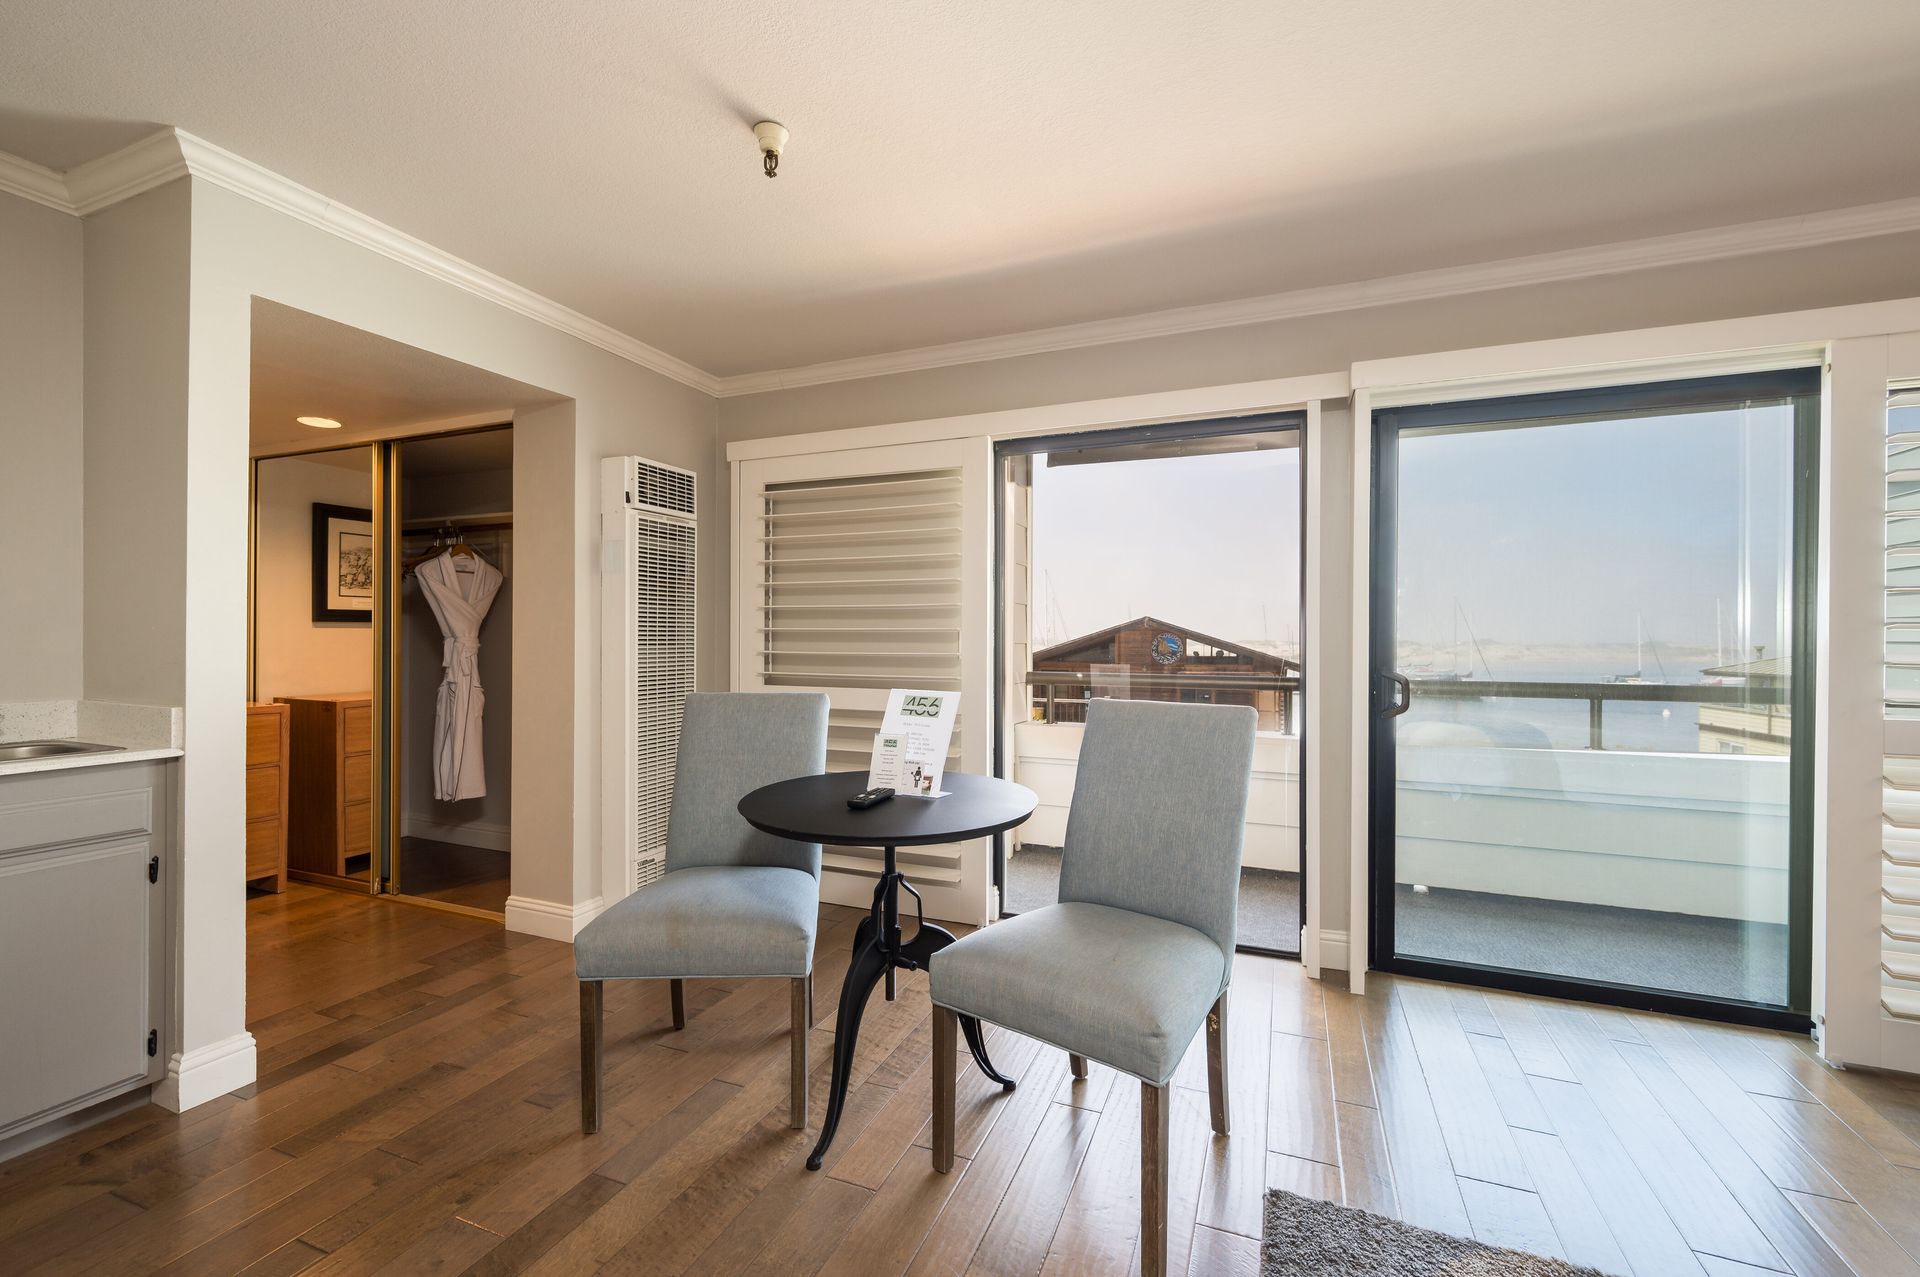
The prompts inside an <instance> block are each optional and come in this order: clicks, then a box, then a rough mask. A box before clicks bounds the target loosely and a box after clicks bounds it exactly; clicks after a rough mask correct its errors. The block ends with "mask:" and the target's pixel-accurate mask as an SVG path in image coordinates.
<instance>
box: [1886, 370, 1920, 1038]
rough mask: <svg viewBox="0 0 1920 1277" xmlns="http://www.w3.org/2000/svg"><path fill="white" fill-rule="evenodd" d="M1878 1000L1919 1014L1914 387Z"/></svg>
mask: <svg viewBox="0 0 1920 1277" xmlns="http://www.w3.org/2000/svg"><path fill="white" fill-rule="evenodd" d="M1886 553H1887V565H1886V612H1885V621H1886V655H1885V661H1886V683H1885V688H1886V717H1885V722H1884V725H1883V728H1884V733H1885V750H1884V753H1885V760H1884V761H1885V767H1884V771H1883V782H1882V790H1881V816H1882V820H1881V841H1880V851H1881V859H1880V890H1881V902H1880V909H1881V938H1880V969H1881V980H1880V1006H1881V1009H1882V1010H1883V1011H1885V1012H1886V1013H1887V1014H1888V1015H1891V1016H1895V1017H1898V1018H1900V1019H1910V1020H1920V392H1915V391H1901V392H1896V393H1895V394H1894V395H1893V396H1892V398H1891V399H1890V400H1889V402H1888V407H1887V541H1886Z"/></svg>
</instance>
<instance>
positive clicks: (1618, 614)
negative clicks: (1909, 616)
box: [1371, 369, 1819, 1025]
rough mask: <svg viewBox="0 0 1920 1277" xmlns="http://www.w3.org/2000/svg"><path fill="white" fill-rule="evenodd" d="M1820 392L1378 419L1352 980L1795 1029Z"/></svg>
mask: <svg viewBox="0 0 1920 1277" xmlns="http://www.w3.org/2000/svg"><path fill="white" fill-rule="evenodd" d="M1818 393H1819V375H1818V372H1817V371H1816V370H1813V369H1804V370H1790V371H1784V372H1767V373H1759V374H1750V375H1742V376H1737V377H1724V378H1710V379H1697V380H1691V381H1681V382H1668V383H1657V384H1651V385H1643V386H1631V387H1609V388H1605V389H1598V390H1581V391H1574V392H1567V393H1560V394H1552V395H1534V396H1524V397H1514V398H1506V399H1496V400H1481V401H1475V402H1471V403H1451V404H1432V405H1422V406H1413V407H1396V408H1392V409H1385V410H1381V411H1378V412H1376V413H1375V415H1374V435H1375V440H1374V442H1375V452H1376V467H1375V475H1376V479H1375V483H1376V491H1375V494H1374V497H1375V500H1374V511H1375V516H1374V517H1375V520H1376V526H1375V529H1374V532H1375V535H1374V554H1375V560H1374V567H1373V573H1374V580H1373V590H1374V608H1373V612H1374V617H1375V621H1374V626H1375V629H1374V634H1373V636H1372V653H1373V657H1372V661H1373V687H1372V700H1373V710H1374V713H1373V765H1372V779H1371V784H1372V804H1373V831H1374V833H1373V842H1374V845H1373V849H1372V856H1373V920H1372V921H1373V925H1372V941H1371V943H1372V947H1373V953H1372V955H1371V956H1372V961H1373V965H1374V966H1375V967H1376V968H1380V969H1385V970H1389V971H1401V972H1406V973H1412V974H1421V975H1431V976H1437V977H1441V978H1446V979H1455V980H1466V981H1469V982H1478V983H1485V984H1491V985H1497V986H1503V987H1512V988H1523V989H1528V990H1532V991H1538V992H1550V993H1552V992H1557V993H1564V994H1568V995H1571V996H1578V997H1583V998H1589V999H1594V1000H1601V1001H1611V1002H1617V1003H1622V1004H1628V1005H1638V1006H1647V1007H1657V1008H1662V1009H1668V1010H1682V1011H1691V1012H1697V1013H1702V1014H1708V1015H1716V1016H1720V1017H1723V1018H1731V1019H1739V1020H1745V1021H1749V1022H1757V1023H1777V1024H1801V1025H1804V1024H1805V1022H1806V1008H1807V1002H1808V988H1809V934H1808V919H1809V916H1810V913H1809V910H1810V885H1811V874H1810V859H1809V856H1810V842H1809V833H1808V831H1809V828H1810V826H1809V824H1808V818H1809V815H1810V810H1809V805H1808V780H1809V777H1810V771H1809V767H1810V763H1811V754H1810V741H1808V740H1806V739H1802V738H1801V737H1800V736H1796V734H1795V733H1794V731H1793V730H1792V727H1793V724H1794V723H1795V722H1796V721H1798V722H1802V723H1805V722H1809V721H1811V720H1810V718H1809V717H1808V712H1809V708H1810V699H1809V698H1810V695H1811V679H1810V678H1804V677H1801V675H1802V674H1803V672H1805V671H1809V670H1810V669H1811V668H1812V666H1811V643H1812V629H1811V626H1810V623H1809V619H1808V618H1809V604H1810V600H1811V589H1810V585H1811V579H1810V574H1811V568H1810V566H1809V565H1810V564H1811V562H1812V558H1811V555H1812V543H1813V533H1812V529H1813V492H1814V486H1813V481H1814V473H1813V469H1814V465H1815V459H1816V457H1817V452H1816V449H1815V437H1814V436H1815V431H1816V428H1817V420H1818V414H1817V406H1816V405H1817V397H1818Z"/></svg>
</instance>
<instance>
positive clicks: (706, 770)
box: [573, 692, 827, 1135]
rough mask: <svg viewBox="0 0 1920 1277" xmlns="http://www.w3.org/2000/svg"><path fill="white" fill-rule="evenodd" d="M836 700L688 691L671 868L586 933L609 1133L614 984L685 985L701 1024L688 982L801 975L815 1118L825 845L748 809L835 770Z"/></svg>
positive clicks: (578, 956)
mask: <svg viewBox="0 0 1920 1277" xmlns="http://www.w3.org/2000/svg"><path fill="white" fill-rule="evenodd" d="M826 761H827V698H826V697H825V696H822V695H820V694H818V693H814V692H805V693H796V692H710V693H697V694H695V695H692V696H689V697H688V698H687V709H686V717H685V719H684V721H683V722H682V724H681V728H680V752H679V760H678V762H677V764H676V767H675V771H674V778H673V807H672V809H671V811H670V812H669V813H668V818H667V870H666V873H665V874H664V875H663V876H662V877H661V878H660V879H659V880H658V881H656V882H654V883H652V884H650V885H648V886H646V887H643V888H641V889H640V890H639V891H636V892H634V893H633V894H632V895H630V896H628V897H627V898H626V899H624V900H622V901H620V902H619V903H618V904H616V905H614V906H613V907H612V908H610V909H608V910H607V911H606V912H605V913H603V914H601V915H600V916H599V917H598V918H595V919H594V920H593V921H592V922H590V923H588V924H587V925H586V927H584V928H583V929H582V930H581V932H580V934H579V935H578V936H576V937H574V942H573V963H574V972H575V974H576V975H578V976H579V978H580V1127H581V1129H582V1130H583V1131H585V1132H586V1133H587V1134H589V1135H591V1134H593V1132H595V1131H597V1130H599V1129H600V1056H601V1003H602V998H601V986H602V984H603V982H605V981H607V980H668V981H671V982H672V983H671V993H672V1000H673V1027H674V1028H675V1029H684V1028H686V1027H687V1007H686V994H685V988H684V985H683V983H682V982H683V981H685V980H688V979H730V978H738V977H743V976H767V977H773V978H785V979H787V980H790V981H791V982H792V988H791V998H790V1005H791V1015H792V1027H791V1037H792V1048H791V1052H790V1054H791V1059H792V1073H793V1090H792V1097H791V1100H790V1103H789V1110H790V1113H789V1116H790V1120H791V1121H792V1123H793V1125H794V1126H796V1127H804V1126H805V1125H806V1124H807V1029H808V1027H809V1024H810V1022H811V1020H812V1012H811V1009H810V1008H811V1004H812V1001H813V934H814V929H815V927H816V925H817V924H818V921H819V917H820V844H819V843H798V842H791V841H789V840H787V839H784V838H776V837H774V836H773V835H771V834H764V833H761V832H760V831H759V830H757V829H755V828H754V827H753V826H751V825H749V824H748V823H747V822H746V821H745V820H743V819H741V817H740V813H739V811H738V810H737V805H738V803H739V802H740V800H741V799H742V798H743V797H745V796H746V795H747V794H749V793H751V792H752V791H753V790H756V789H758V788H760V787H761V786H762V785H770V784H772V783H773V782H774V781H777V780H790V779H792V778H793V777H795V776H811V775H815V774H817V773H819V772H822V771H825V770H826Z"/></svg>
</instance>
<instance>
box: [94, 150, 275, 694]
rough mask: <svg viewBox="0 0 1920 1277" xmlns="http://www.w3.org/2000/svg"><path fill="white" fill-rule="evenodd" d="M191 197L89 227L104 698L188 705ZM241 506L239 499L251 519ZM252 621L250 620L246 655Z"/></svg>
mask: <svg viewBox="0 0 1920 1277" xmlns="http://www.w3.org/2000/svg"><path fill="white" fill-rule="evenodd" d="M190 194H191V193H190V190H189V188H188V185H187V183H185V182H172V183H169V184H168V185H166V186H162V187H159V188H158V189H156V190H152V191H148V192H147V193H145V194H144V195H140V196H136V197H135V198H133V199H131V200H128V201H126V202H125V203H122V204H116V205H114V206H113V207H112V208H109V209H106V210H104V211H102V212H100V213H96V214H95V215H94V216H92V217H90V218H88V219H87V220H86V223H85V245H86V324H85V327H86V367H85V384H86V443H85V458H86V483H85V489H86V507H85V508H86V518H85V522H86V544H87V547H88V549H89V551H90V553H88V554H87V556H86V571H85V580H86V642H85V651H86V678H85V683H86V694H87V696H88V697H89V698H91V699H94V700H108V701H130V702H135V703H140V704H150V705H180V704H182V703H183V702H182V697H183V695H184V692H185V687H186V629H187V612H186V581H187V558H186V555H187V544H186V524H187V507H188V503H189V492H188V485H187V456H186V447H187V314H188V297H187V285H188V268H187V254H188V240H187V237H188V229H189V218H190V216H191V199H190ZM243 467H244V463H243ZM243 474H244V468H243ZM245 509H246V501H245V497H244V494H243V496H242V499H241V510H242V518H243V519H244V517H245V513H244V512H245ZM244 527H245V524H244V523H243V524H242V529H243V533H242V535H241V536H240V537H239V538H238V541H239V542H240V545H241V549H242V552H243V554H244V550H245V544H246V537H245V535H244ZM245 626H246V619H245V617H244V616H242V617H241V618H240V622H239V627H240V628H239V630H238V632H237V633H236V650H238V649H239V647H240V646H241V645H243V644H244V641H245ZM241 668H242V669H244V662H242V664H241ZM243 677H244V676H243Z"/></svg>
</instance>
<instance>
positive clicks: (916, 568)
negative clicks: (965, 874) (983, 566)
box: [753, 468, 969, 885]
mask: <svg viewBox="0 0 1920 1277" xmlns="http://www.w3.org/2000/svg"><path fill="white" fill-rule="evenodd" d="M962 492H963V488H962V473H961V471H960V470H959V469H958V468H949V469H937V470H909V471H902V472H898V473H890V474H868V475H861V476H858V477H851V478H818V479H806V480H794V481H784V482H774V483H768V484H766V485H765V486H764V487H762V488H761V489H760V491H759V492H758V493H757V494H756V495H757V497H758V499H759V501H760V511H759V518H758V519H757V525H758V537H757V542H758V552H757V556H756V557H757V563H756V565H755V568H754V572H755V575H754V578H753V580H754V585H755V595H756V597H757V601H758V608H759V612H760V616H759V626H758V634H759V640H760V642H759V651H758V653H757V659H756V664H757V669H756V674H757V682H758V683H759V684H760V685H761V686H763V687H769V688H776V687H791V688H806V689H812V690H820V691H825V692H828V693H829V694H831V693H832V692H833V691H834V690H835V689H864V690H866V691H868V692H871V693H877V694H881V695H884V693H885V692H886V690H887V689H889V688H894V687H924V688H931V689H935V690H944V689H949V688H954V689H957V688H958V687H959V686H960V672H961V629H960V627H961V605H962V595H961V569H962V563H961V554H962V544H961V537H962V505H961V500H962ZM848 699H850V698H847V697H839V696H837V697H834V704H833V708H832V711H831V713H830V715H829V718H828V737H827V767H828V769H829V770H834V771H860V770H864V769H865V768H866V766H867V764H868V762H869V760H870V759H871V757H872V753H873V735H874V733H875V732H877V731H879V730H880V717H881V715H880V711H879V710H877V709H863V708H857V707H854V706H851V705H848V704H845V702H846V701H847V700H848ZM968 729H969V725H968V724H967V722H966V715H965V712H964V711H963V712H962V714H961V717H960V719H959V720H958V722H957V723H956V725H955V728H954V734H953V740H952V743H951V745H950V746H949V753H948V756H947V765H948V766H949V767H952V768H955V769H958V768H959V767H960V759H961V756H962V741H963V736H964V733H966V732H967V731H968ZM899 859H900V862H901V866H902V868H903V869H905V870H906V872H907V873H908V874H909V875H911V876H912V877H913V879H914V880H915V881H917V882H921V883H928V884H936V885H937V884H957V883H959V882H960V881H961V877H962V873H961V865H960V862H959V855H958V852H957V850H956V849H954V848H948V847H923V848H902V849H901V851H900V852H899ZM823 864H824V865H825V866H826V867H827V868H828V869H831V870H837V871H839V872H842V873H850V874H855V875H860V876H872V875H875V874H877V873H878V872H879V858H878V857H877V856H876V855H874V854H873V853H869V852H866V851H863V850H861V849H859V848H849V847H829V848H827V849H826V851H825V855H824V857H823Z"/></svg>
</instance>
